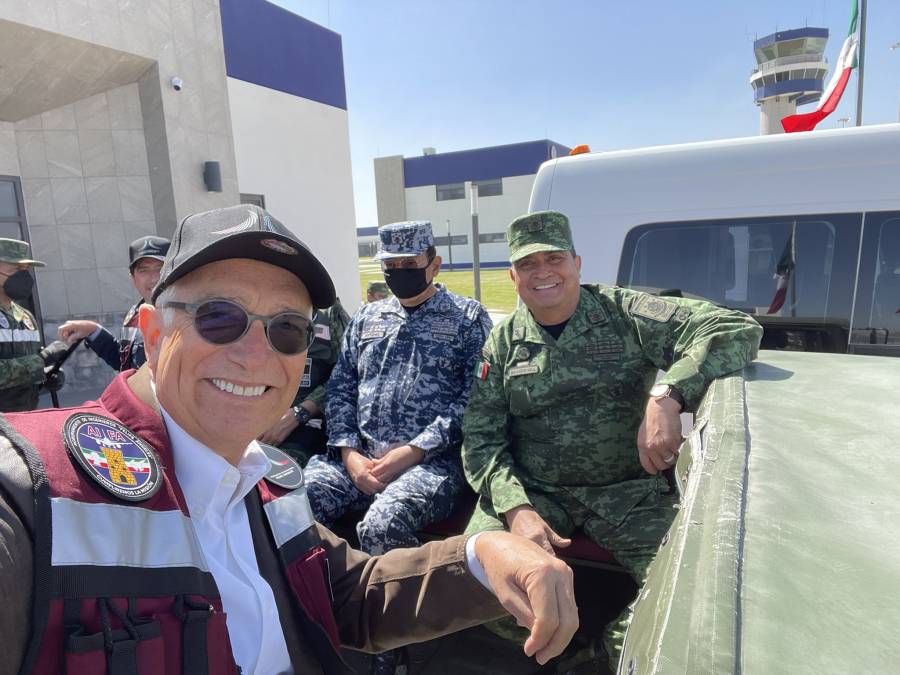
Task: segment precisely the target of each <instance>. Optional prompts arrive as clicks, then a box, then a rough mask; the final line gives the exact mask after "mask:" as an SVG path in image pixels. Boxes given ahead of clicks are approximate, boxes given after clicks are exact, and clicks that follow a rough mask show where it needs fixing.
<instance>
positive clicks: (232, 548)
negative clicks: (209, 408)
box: [160, 406, 293, 675]
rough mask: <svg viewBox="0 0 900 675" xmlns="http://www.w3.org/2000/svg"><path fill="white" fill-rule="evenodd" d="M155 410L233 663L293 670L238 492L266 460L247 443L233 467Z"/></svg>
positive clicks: (262, 471)
mask: <svg viewBox="0 0 900 675" xmlns="http://www.w3.org/2000/svg"><path fill="white" fill-rule="evenodd" d="M160 411H161V412H162V416H163V420H164V421H165V423H166V430H167V431H168V433H169V440H170V441H171V442H172V452H173V453H174V456H175V475H176V476H178V483H179V484H180V485H181V490H182V492H183V493H184V498H185V500H186V501H187V506H188V510H189V511H190V514H191V522H192V523H193V524H194V530H195V531H196V533H197V538H198V540H199V541H200V548H201V549H202V551H203V555H204V557H205V558H206V564H207V565H208V566H209V571H210V572H211V573H212V575H213V578H214V579H215V581H216V586H218V588H219V593H220V594H221V596H222V607H223V609H224V610H225V613H226V615H227V620H226V623H227V626H228V636H229V638H230V640H231V649H232V651H233V653H234V658H235V661H237V663H238V665H239V666H240V667H241V670H242V671H243V672H245V673H260V674H265V675H268V674H269V673H290V672H293V671H292V666H291V659H290V656H289V655H288V650H287V643H286V642H285V639H284V632H283V631H282V628H281V621H280V620H279V618H278V608H277V607H276V605H275V595H274V593H272V588H271V586H269V584H268V583H267V582H266V580H265V579H263V578H262V575H261V574H260V573H259V566H258V565H257V563H256V552H255V550H254V548H253V538H252V535H251V534H250V521H249V520H248V518H247V508H246V506H245V505H244V497H246V496H247V494H248V493H249V492H250V490H252V489H253V488H254V486H255V485H256V484H257V483H258V482H259V481H260V480H262V478H263V477H264V476H265V475H266V472H267V471H268V468H269V459H268V458H267V457H266V455H265V453H264V452H263V451H262V449H261V448H260V447H259V444H257V442H256V441H253V442H252V443H250V445H249V446H247V449H246V450H245V451H244V455H243V457H241V461H240V462H239V463H238V466H237V467H234V466H232V465H231V464H229V463H228V462H227V461H225V459H223V458H222V457H221V456H220V455H218V454H216V453H215V452H213V451H212V450H211V449H210V448H208V447H207V446H205V445H203V444H202V443H201V442H200V441H198V440H196V439H195V438H193V437H192V436H189V435H188V433H187V432H186V431H184V429H182V428H181V427H180V426H178V424H177V423H176V422H175V421H174V420H173V419H172V418H171V417H170V416H169V414H168V413H167V412H166V411H165V410H164V409H163V408H162V406H160Z"/></svg>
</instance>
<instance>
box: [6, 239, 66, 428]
mask: <svg viewBox="0 0 900 675" xmlns="http://www.w3.org/2000/svg"><path fill="white" fill-rule="evenodd" d="M36 266H39V267H43V266H44V263H42V262H40V261H39V260H32V259H31V258H30V257H29V254H28V244H27V243H26V242H24V241H19V240H18V239H5V238H0V412H5V413H6V412H19V411H22V410H34V409H35V408H37V404H38V396H39V395H40V391H41V386H42V385H43V386H44V387H45V388H46V389H47V390H48V391H57V390H58V389H60V388H61V387H62V385H63V383H64V382H65V379H64V376H63V373H62V371H58V372H56V373H54V374H53V375H51V376H50V377H49V378H48V377H47V375H46V372H47V371H49V370H50V369H51V368H52V367H53V366H54V365H56V363H57V361H59V359H60V358H62V356H63V354H65V352H66V349H67V347H66V344H65V343H64V342H58V341H57V342H53V343H51V344H49V345H48V346H46V347H43V348H41V333H40V331H39V330H38V327H37V321H36V320H35V318H34V315H33V314H32V313H31V312H29V311H28V310H27V309H25V308H24V307H23V306H22V305H20V304H19V303H23V302H26V301H27V300H28V298H29V297H31V290H32V289H33V288H34V277H33V276H32V275H31V271H30V270H31V268H33V267H36Z"/></svg>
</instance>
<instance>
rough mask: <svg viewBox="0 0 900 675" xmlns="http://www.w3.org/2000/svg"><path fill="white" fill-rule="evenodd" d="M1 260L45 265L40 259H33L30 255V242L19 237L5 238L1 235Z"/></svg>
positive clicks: (20, 263)
mask: <svg viewBox="0 0 900 675" xmlns="http://www.w3.org/2000/svg"><path fill="white" fill-rule="evenodd" d="M0 261H2V262H8V263H17V264H19V265H36V266H38V267H43V266H44V263H42V262H41V261H40V260H32V259H31V258H29V257H28V243H27V242H24V241H19V240H18V239H5V238H2V237H0Z"/></svg>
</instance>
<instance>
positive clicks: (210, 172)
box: [203, 162, 222, 192]
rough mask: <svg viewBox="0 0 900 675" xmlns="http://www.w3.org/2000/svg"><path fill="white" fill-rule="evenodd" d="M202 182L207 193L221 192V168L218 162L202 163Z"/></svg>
mask: <svg viewBox="0 0 900 675" xmlns="http://www.w3.org/2000/svg"><path fill="white" fill-rule="evenodd" d="M203 182H204V183H205V184H206V189H207V191H208V192H221V191H222V167H221V166H220V165H219V163H218V162H204V163H203Z"/></svg>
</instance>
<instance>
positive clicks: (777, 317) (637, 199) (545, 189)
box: [529, 124, 900, 356]
mask: <svg viewBox="0 0 900 675" xmlns="http://www.w3.org/2000/svg"><path fill="white" fill-rule="evenodd" d="M548 209H552V210H556V211H561V212H563V213H565V214H566V215H567V216H568V217H569V219H570V220H571V223H572V230H573V234H574V238H575V245H576V249H577V250H578V252H579V253H580V254H581V255H582V260H583V268H582V279H583V281H585V282H601V283H617V284H619V285H622V286H630V287H639V288H649V289H654V290H656V291H658V292H662V293H671V294H678V293H681V294H683V295H685V296H686V297H688V296H700V297H703V298H707V299H709V300H712V301H714V302H716V303H718V304H721V305H727V306H729V307H733V308H736V309H740V310H743V311H746V312H749V313H751V314H753V315H755V316H756V318H757V319H758V320H759V321H760V323H762V324H763V326H764V327H765V328H766V335H765V337H764V338H763V347H765V348H776V349H798V350H805V351H824V352H851V353H858V354H880V355H893V356H900V124H888V125H880V126H870V127H859V128H848V129H835V130H829V131H816V132H812V133H797V134H784V135H778V136H761V137H754V138H739V139H730V140H723V141H711V142H704V143H689V144H685V145H672V146H661V147H651V148H641V149H638V150H623V151H616V152H594V153H588V154H582V155H576V156H573V157H563V158H559V159H553V160H550V161H548V162H545V163H544V164H542V165H541V167H540V169H539V170H538V174H537V177H536V178H535V182H534V188H533V191H532V195H531V203H530V207H529V210H530V211H543V210H548ZM780 287H784V289H785V290H784V291H783V292H782V293H781V297H782V300H781V302H779V299H778V293H777V291H778V289H779V288H780Z"/></svg>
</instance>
